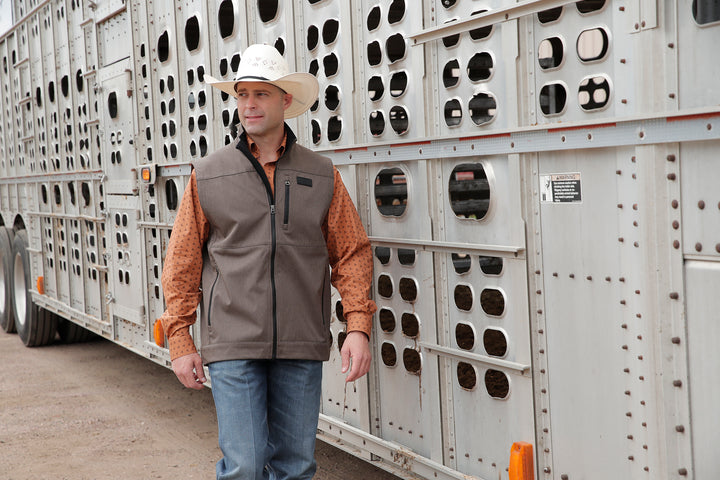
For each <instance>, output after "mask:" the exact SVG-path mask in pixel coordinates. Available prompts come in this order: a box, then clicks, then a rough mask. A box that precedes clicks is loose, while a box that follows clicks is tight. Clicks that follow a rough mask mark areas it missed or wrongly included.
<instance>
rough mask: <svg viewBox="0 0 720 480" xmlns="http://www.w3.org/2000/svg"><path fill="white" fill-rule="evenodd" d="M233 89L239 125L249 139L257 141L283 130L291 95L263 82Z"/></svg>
mask: <svg viewBox="0 0 720 480" xmlns="http://www.w3.org/2000/svg"><path fill="white" fill-rule="evenodd" d="M235 88H236V91H237V92H238V98H237V107H238V116H239V117H240V123H242V126H243V128H245V131H246V132H247V134H248V135H250V137H252V138H253V139H257V138H259V137H263V136H267V135H272V134H277V133H278V131H282V130H283V124H284V122H285V110H286V109H287V108H288V107H289V106H290V104H291V103H292V95H290V94H289V93H284V92H283V91H282V90H280V89H279V88H278V87H276V86H274V85H270V84H268V83H264V82H242V83H239V84H238V85H237V86H236V87H235Z"/></svg>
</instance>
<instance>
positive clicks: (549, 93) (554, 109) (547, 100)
mask: <svg viewBox="0 0 720 480" xmlns="http://www.w3.org/2000/svg"><path fill="white" fill-rule="evenodd" d="M566 102H567V90H565V86H564V85H562V84H560V83H551V84H548V85H545V86H544V87H542V88H541V89H540V110H542V113H543V114H544V115H557V114H560V113H562V112H563V111H564V110H565V103H566Z"/></svg>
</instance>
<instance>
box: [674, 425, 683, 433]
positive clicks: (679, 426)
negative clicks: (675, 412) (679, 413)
mask: <svg viewBox="0 0 720 480" xmlns="http://www.w3.org/2000/svg"><path fill="white" fill-rule="evenodd" d="M675 431H676V432H679V433H682V432H684V431H685V427H684V426H682V425H677V426H676V427H675Z"/></svg>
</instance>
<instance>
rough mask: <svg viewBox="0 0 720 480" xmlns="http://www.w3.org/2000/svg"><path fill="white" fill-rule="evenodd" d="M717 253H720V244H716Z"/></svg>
mask: <svg viewBox="0 0 720 480" xmlns="http://www.w3.org/2000/svg"><path fill="white" fill-rule="evenodd" d="M715 251H716V252H718V253H720V243H717V244H715Z"/></svg>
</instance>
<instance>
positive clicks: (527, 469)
mask: <svg viewBox="0 0 720 480" xmlns="http://www.w3.org/2000/svg"><path fill="white" fill-rule="evenodd" d="M508 473H509V474H510V480H535V470H534V469H533V447H532V444H530V443H527V442H515V443H513V445H512V448H510V468H509V469H508Z"/></svg>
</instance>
